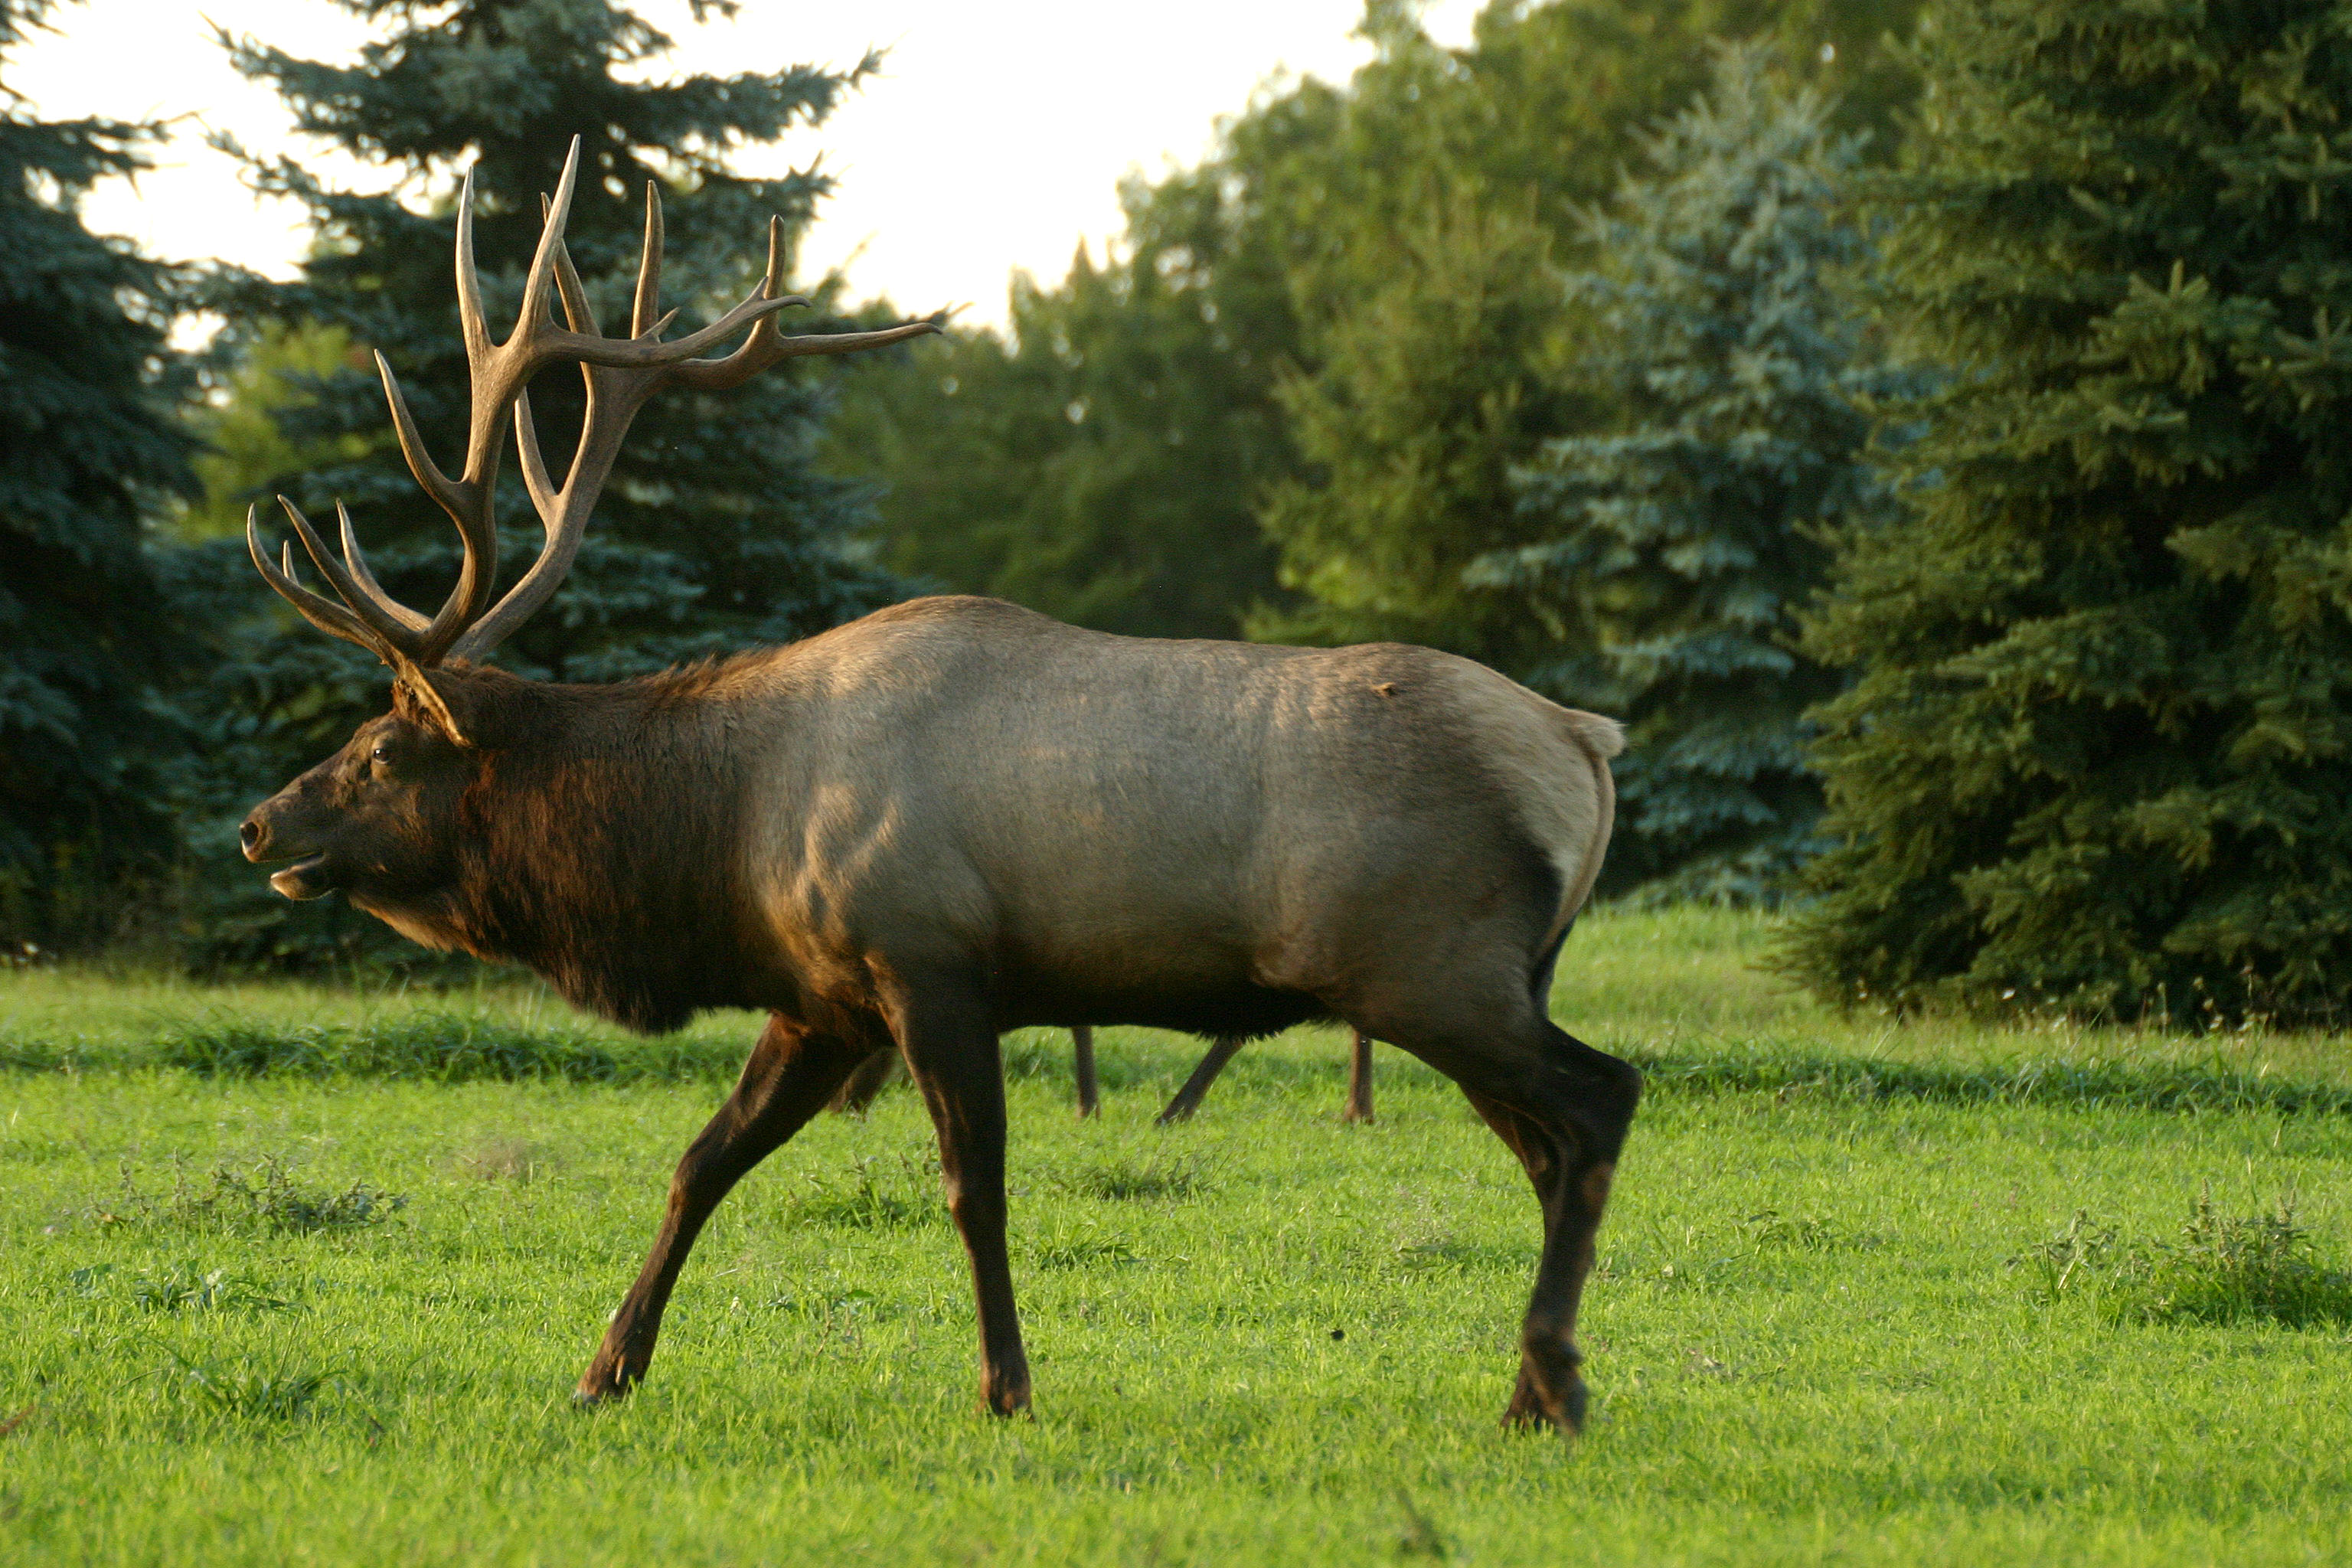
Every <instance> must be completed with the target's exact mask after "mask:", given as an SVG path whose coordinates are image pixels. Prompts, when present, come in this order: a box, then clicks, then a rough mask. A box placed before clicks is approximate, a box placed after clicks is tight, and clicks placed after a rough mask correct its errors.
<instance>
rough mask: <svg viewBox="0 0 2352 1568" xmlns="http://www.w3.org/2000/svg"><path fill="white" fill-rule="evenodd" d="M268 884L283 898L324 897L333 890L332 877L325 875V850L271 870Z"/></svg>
mask: <svg viewBox="0 0 2352 1568" xmlns="http://www.w3.org/2000/svg"><path fill="white" fill-rule="evenodd" d="M269 886H270V888H271V889H272V890H273V891H275V892H277V893H278V895H279V896H280V897H283V898H289V899H295V900H306V899H323V898H325V897H326V896H327V895H328V894H329V893H331V892H333V891H334V890H335V883H334V879H332V878H331V877H330V876H328V875H327V852H326V851H325V850H323V849H321V850H320V851H319V852H318V853H317V854H315V855H305V856H303V857H302V858H300V859H299V860H297V861H295V862H294V864H292V865H291V866H288V867H285V868H282V869H280V870H277V871H273V872H271V873H270V874H269Z"/></svg>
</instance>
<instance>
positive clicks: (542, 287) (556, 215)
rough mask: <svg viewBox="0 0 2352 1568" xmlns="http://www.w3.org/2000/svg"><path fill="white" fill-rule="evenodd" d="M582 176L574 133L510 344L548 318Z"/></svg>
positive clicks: (541, 229)
mask: <svg viewBox="0 0 2352 1568" xmlns="http://www.w3.org/2000/svg"><path fill="white" fill-rule="evenodd" d="M579 178H580V138H579V137H577V136H574V137H573V138H572V147H571V150H570V151H569V152H567V153H564V155H563V176H562V178H561V179H559V180H557V181H556V182H555V200H554V202H553V203H551V205H549V207H548V209H547V211H546V214H545V216H543V217H542V218H541V220H540V226H539V248H538V250H536V251H534V252H533V253H532V255H531V258H530V274H529V276H528V277H527V278H526V279H524V282H523V288H522V310H521V311H520V313H519V315H518V318H517V320H516V321H515V330H514V335H513V336H511V337H509V339H508V340H507V342H509V344H512V343H517V342H527V341H528V337H527V334H529V333H530V331H531V329H532V328H534V327H537V326H538V325H540V323H541V322H542V321H546V320H547V319H548V309H547V290H548V289H549V287H550V286H551V284H552V283H553V281H554V278H555V268H556V261H555V258H556V257H557V255H558V254H559V253H561V252H562V249H563V226H564V223H565V222H566V220H568V219H569V218H570V217H571V216H572V186H573V184H576V183H577V182H578V180H579ZM531 368H532V369H537V368H538V366H537V365H533V366H532V367H531ZM524 379H525V380H528V379H529V377H528V375H526V376H525V377H524Z"/></svg>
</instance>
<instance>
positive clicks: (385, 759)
mask: <svg viewBox="0 0 2352 1568" xmlns="http://www.w3.org/2000/svg"><path fill="white" fill-rule="evenodd" d="M368 755H369V756H370V757H372V758H373V759H374V760H375V761H377V762H379V763H383V764H384V765H385V766H386V767H389V766H391V765H392V748H391V747H390V746H378V747H377V748H376V749H375V750H374V751H373V752H369V753H368Z"/></svg>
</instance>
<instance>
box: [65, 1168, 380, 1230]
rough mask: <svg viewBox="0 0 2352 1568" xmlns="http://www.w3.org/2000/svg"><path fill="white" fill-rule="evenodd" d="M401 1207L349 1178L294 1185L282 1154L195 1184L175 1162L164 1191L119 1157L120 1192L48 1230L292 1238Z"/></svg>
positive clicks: (373, 1221)
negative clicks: (339, 1185) (148, 1187)
mask: <svg viewBox="0 0 2352 1568" xmlns="http://www.w3.org/2000/svg"><path fill="white" fill-rule="evenodd" d="M407 1206H408V1198H407V1195H406V1194H403V1193H388V1192H385V1191H384V1190H383V1188H381V1187H377V1186H373V1185H371V1184H368V1183H366V1182H353V1183H352V1184H351V1185H350V1186H348V1187H345V1188H343V1189H341V1191H336V1190H334V1189H332V1188H329V1187H323V1186H311V1185H309V1184H304V1183H301V1182H298V1181H296V1180H295V1179H294V1174H293V1172H292V1170H291V1169H290V1168H289V1165H288V1164H287V1162H286V1161H285V1159H284V1158H283V1157H282V1156H280V1155H277V1154H265V1155H263V1156H262V1157H261V1158H260V1159H259V1160H257V1161H256V1162H254V1163H253V1165H252V1167H251V1169H250V1173H247V1172H246V1171H240V1170H236V1169H235V1168H233V1167H231V1166H228V1165H226V1164H222V1165H215V1166H214V1167H213V1168H212V1171H211V1173H210V1174H209V1176H208V1178H206V1179H205V1180H203V1181H201V1182H192V1181H190V1180H189V1179H188V1173H187V1170H186V1167H185V1166H184V1165H182V1164H179V1163H176V1162H175V1163H174V1164H173V1172H172V1190H171V1192H170V1193H168V1194H163V1193H152V1192H146V1191H142V1189H141V1187H140V1186H139V1181H138V1175H137V1173H136V1172H135V1171H133V1169H132V1168H131V1165H130V1163H128V1162H125V1163H124V1164H123V1167H122V1190H121V1193H119V1194H113V1195H110V1196H108V1197H105V1198H101V1199H100V1200H98V1201H96V1202H94V1203H91V1204H88V1205H83V1206H82V1207H80V1208H78V1209H72V1210H68V1212H67V1213H66V1215H63V1216H62V1217H60V1218H59V1219H58V1221H56V1222H54V1223H52V1224H51V1225H50V1226H47V1230H48V1232H49V1233H50V1234H52V1235H54V1234H56V1233H57V1232H58V1231H59V1230H62V1229H63V1228H65V1226H67V1225H68V1224H70V1223H72V1222H74V1221H82V1222H85V1223H88V1224H90V1225H96V1226H113V1225H162V1226H179V1227H182V1228H184V1229H189V1230H215V1231H233V1232H253V1231H262V1232H269V1233H273V1234H287V1235H297V1236H299V1235H307V1234H309V1233H310V1232H313V1231H351V1230H361V1229H364V1228H366V1227H367V1226H376V1225H382V1224H383V1222H384V1221H386V1220H388V1219H390V1218H391V1217H392V1216H393V1215H395V1214H397V1213H399V1212H400V1211H401V1210H402V1209H404V1208H405V1207H407Z"/></svg>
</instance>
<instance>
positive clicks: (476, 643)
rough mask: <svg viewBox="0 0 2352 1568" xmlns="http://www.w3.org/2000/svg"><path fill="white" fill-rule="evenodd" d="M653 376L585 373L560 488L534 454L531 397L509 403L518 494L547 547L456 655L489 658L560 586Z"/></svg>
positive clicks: (460, 644)
mask: <svg viewBox="0 0 2352 1568" xmlns="http://www.w3.org/2000/svg"><path fill="white" fill-rule="evenodd" d="M614 379H618V380H620V381H621V382H622V384H620V385H618V386H616V387H610V388H609V392H610V393H616V394H617V401H618V403H619V405H620V406H619V408H618V410H617V413H616V412H615V411H614V410H613V408H612V406H611V405H610V404H609V403H608V402H607V401H606V398H607V395H608V386H607V383H608V382H609V381H611V380H614ZM660 379H662V377H661V374H660V373H658V372H656V373H652V374H644V373H640V374H635V375H632V374H629V373H627V372H614V371H610V370H605V371H604V372H602V374H597V373H593V372H592V373H590V374H589V375H588V407H587V410H586V413H585V415H584V416H583V418H582V420H581V426H580V444H579V445H578V446H577V447H573V448H572V466H571V468H569V469H568V470H566V472H565V474H564V476H563V488H562V489H556V488H555V483H554V480H553V479H552V478H551V476H550V475H549V473H548V471H547V459H546V458H545V457H544V456H543V455H542V454H541V451H540V446H539V430H538V427H537V426H535V425H534V424H533V423H532V422H531V417H530V394H529V393H528V392H526V393H524V394H523V395H521V396H520V397H517V398H516V399H515V410H514V412H515V448H516V455H517V456H518V457H519V458H520V459H521V462H522V482H523V489H525V490H527V491H528V492H529V493H530V504H531V510H534V511H536V512H538V513H539V520H540V526H541V529H542V530H543V531H545V535H546V542H545V543H543V544H542V545H541V547H540V552H539V559H538V560H536V561H534V562H532V563H531V565H530V571H528V572H526V573H524V574H523V575H522V581H520V582H519V583H517V584H515V585H514V586H513V587H511V588H509V589H508V590H507V594H506V597H504V598H502V599H500V600H499V602H498V604H497V605H495V606H494V607H493V608H492V609H491V610H490V612H489V614H488V615H486V616H483V617H482V618H481V619H480V620H478V621H476V622H475V623H474V624H473V625H472V626H469V627H467V630H466V633H465V635H464V636H463V637H459V638H458V639H457V643H456V645H455V646H454V647H452V649H451V650H450V651H451V652H453V653H454V654H456V655H457V657H458V658H466V659H473V660H476V661H479V660H481V659H483V658H488V656H489V653H490V650H491V649H493V648H495V647H498V646H499V644H500V643H501V642H504V641H505V640H506V639H507V637H508V636H509V634H511V633H512V632H513V631H514V629H515V628H516V627H517V626H521V625H522V624H523V622H525V621H527V620H529V619H530V617H531V616H534V615H537V614H538V613H539V609H540V606H541V605H544V604H546V603H547V601H548V600H549V599H551V598H552V597H553V596H554V595H555V590H556V589H558V588H560V587H562V585H563V579H564V578H565V576H567V575H568V574H570V573H571V571H572V561H573V560H574V559H575V558H576V557H577V556H578V555H579V553H580V545H581V542H582V541H583V539H585V538H586V537H587V533H588V516H589V513H590V512H592V511H593V510H595V506H596V498H597V496H598V494H599V493H600V492H601V491H602V490H603V489H604V479H605V476H606V475H608V474H609V473H611V472H612V468H613V459H614V458H616V457H617V456H619V455H620V450H621V438H622V437H624V436H625V435H626V434H627V433H628V427H629V420H630V418H631V417H632V416H634V415H635V413H636V411H637V408H638V406H639V405H641V404H643V402H644V401H645V399H646V396H647V395H649V394H650V393H651V392H652V391H653V388H654V385H655V384H657V383H658V382H659V380H660Z"/></svg>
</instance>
